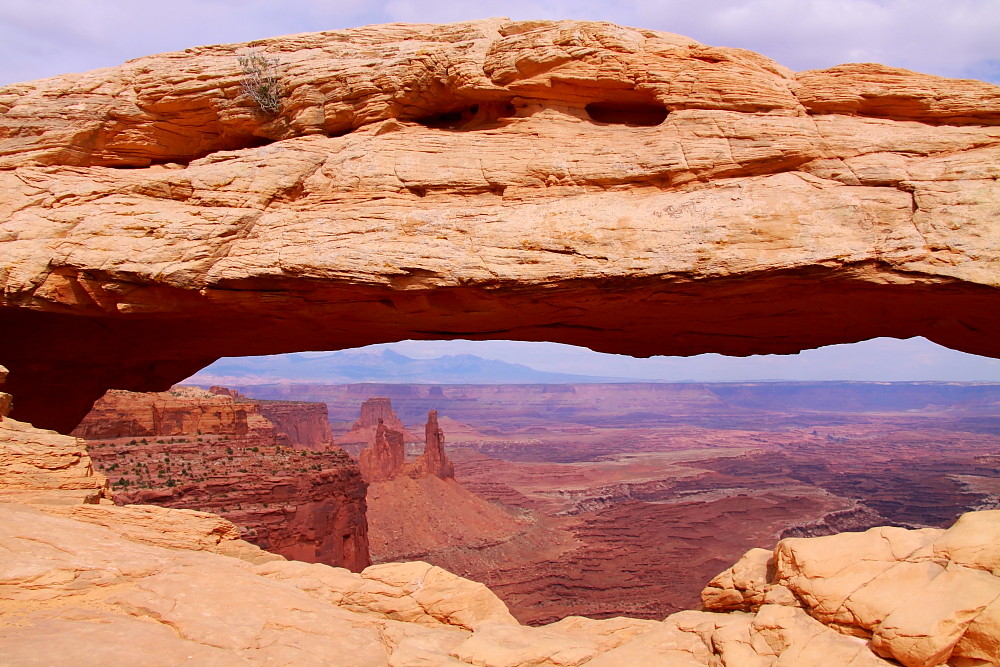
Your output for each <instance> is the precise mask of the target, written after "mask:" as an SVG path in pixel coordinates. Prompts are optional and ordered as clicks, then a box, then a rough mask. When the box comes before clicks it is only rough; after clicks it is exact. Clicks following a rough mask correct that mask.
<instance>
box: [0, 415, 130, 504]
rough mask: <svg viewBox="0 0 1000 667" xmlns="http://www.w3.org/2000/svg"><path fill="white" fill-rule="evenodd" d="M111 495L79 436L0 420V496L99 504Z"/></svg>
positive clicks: (16, 498)
mask: <svg viewBox="0 0 1000 667" xmlns="http://www.w3.org/2000/svg"><path fill="white" fill-rule="evenodd" d="M107 497H110V493H109V492H108V481H107V479H106V478H105V477H104V475H102V474H100V473H98V472H95V471H94V467H93V465H92V463H91V461H90V457H89V456H88V455H87V449H86V447H85V446H84V443H83V441H82V440H80V439H79V438H73V437H70V436H66V435H60V434H58V433H56V432H55V431H46V430H43V429H36V428H34V427H32V426H31V425H30V424H25V423H24V422H19V421H17V420H14V419H9V418H8V419H3V420H0V500H20V501H23V502H35V503H56V504H79V503H97V502H100V501H101V499H103V498H107Z"/></svg>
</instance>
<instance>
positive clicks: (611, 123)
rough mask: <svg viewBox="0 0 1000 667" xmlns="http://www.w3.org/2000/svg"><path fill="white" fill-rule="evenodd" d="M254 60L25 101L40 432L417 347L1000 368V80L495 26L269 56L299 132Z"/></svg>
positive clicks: (303, 46)
mask: <svg viewBox="0 0 1000 667" xmlns="http://www.w3.org/2000/svg"><path fill="white" fill-rule="evenodd" d="M244 48H245V47H243V46H241V45H222V46H208V47H200V48H196V49H189V50H187V51H185V52H181V53H170V54H162V55H157V56H150V57H146V58H140V59H136V60H133V61H130V62H129V63H126V64H124V65H122V66H120V67H117V68H108V69H103V70H96V71H93V72H87V73H83V74H72V75H66V76H62V77H54V78H51V79H46V80H44V81H38V82H32V83H22V84H14V85H11V86H7V87H4V88H2V89H0V192H2V193H3V194H2V196H0V220H2V222H0V244H2V249H3V250H2V252H3V254H4V256H5V257H7V258H8V261H7V262H5V266H4V267H3V269H2V271H0V284H2V285H3V295H2V298H0V337H2V339H3V340H4V350H3V352H2V358H0V362H2V363H5V364H6V365H7V366H8V367H10V368H11V369H12V370H15V371H17V374H16V375H15V376H14V382H15V384H16V386H17V389H16V391H13V393H14V394H15V395H17V396H18V401H17V403H16V404H15V417H18V418H21V419H29V420H35V421H37V423H39V424H41V425H44V426H52V427H57V428H59V429H62V430H64V431H68V430H70V429H71V428H72V427H73V426H74V425H75V424H76V422H77V421H78V420H79V419H80V418H81V417H82V416H83V415H84V414H85V413H86V411H87V410H88V408H89V405H90V403H91V402H92V401H93V400H95V399H96V398H97V397H99V396H100V395H101V394H103V392H104V391H105V389H107V388H108V387H118V388H128V389H142V390H151V389H160V390H162V389H165V388H166V387H168V386H169V385H170V384H172V383H173V382H177V381H179V380H181V379H182V378H184V377H186V376H187V375H189V374H190V373H191V372H193V371H194V370H196V369H197V368H199V367H201V366H203V365H205V364H207V363H208V362H210V361H211V360H213V359H215V358H217V357H219V356H223V355H243V354H264V353H272V352H282V351H292V350H302V349H340V348H344V347H351V346H356V345H361V344H365V343H372V342H378V341H388V340H399V339H403V338H451V337H458V336H461V337H467V338H508V339H522V340H552V341H559V342H565V343H573V344H580V345H587V346H590V347H593V348H595V349H600V350H603V351H607V352H619V353H629V354H634V355H640V356H641V355H650V354H684V355H688V354H696V353H701V352H722V353H728V354H735V355H746V354H754V353H766V352H774V353H789V352H794V351H797V350H800V349H803V348H807V347H815V346H819V345H824V344H830V343H842V342H851V341H856V340H861V339H865V338H870V337H874V336H896V337H909V336H914V335H923V336H926V337H927V338H929V339H931V340H934V341H936V342H939V343H942V344H944V345H948V346H951V347H955V348H958V349H962V350H965V351H969V352H975V353H979V354H985V355H998V354H1000V347H998V343H997V338H996V336H995V335H993V332H995V331H996V329H997V327H998V325H1000V321H998V317H1000V316H998V315H997V313H1000V308H997V289H996V288H997V284H998V280H997V270H996V266H997V263H998V261H1000V255H998V252H1000V251H998V248H1000V243H998V242H997V240H998V239H997V232H996V228H995V224H994V220H995V214H994V212H995V209H996V207H997V203H998V197H1000V195H998V188H997V185H996V183H997V176H998V172H997V167H996V165H997V164H998V160H997V155H998V151H1000V127H998V123H1000V120H998V117H1000V114H998V112H997V108H998V105H1000V89H998V88H997V87H996V86H992V85H989V84H986V83H981V82H977V81H957V80H948V79H942V78H938V77H931V76H927V75H922V74H917V73H913V72H908V71H905V70H899V69H892V68H887V67H883V66H879V65H849V66H841V67H835V68H832V69H829V70H823V71H812V72H803V73H799V74H796V73H794V72H791V71H789V70H788V69H786V68H784V67H781V66H780V65H778V64H776V63H774V62H772V61H770V60H768V59H766V58H764V57H762V56H759V55H756V54H753V53H749V52H746V51H741V50H737V49H727V48H716V47H710V46H704V45H701V44H698V43H697V42H694V41H693V40H691V39H688V38H685V37H681V36H678V35H672V34H668V33H659V32H654V31H650V30H642V29H633V28H623V27H619V26H615V25H611V24H606V23H593V22H573V21H560V22H545V21H529V22H517V21H509V20H506V19H489V20H485V21H478V22H471V23H460V24H453V25H447V26H432V25H399V24H396V25H390V26H372V27H365V28H357V29H352V30H345V31H333V32H325V33H315V34H308V35H294V36H289V37H283V38H275V39H270V40H264V41H262V42H259V43H258V46H257V48H259V49H261V52H262V53H264V54H266V55H267V57H269V58H275V59H277V61H278V63H279V64H278V65H277V66H276V68H277V75H278V77H279V79H280V81H281V104H280V108H279V109H278V110H277V111H276V113H273V114H272V113H266V112H264V111H262V110H261V109H260V108H259V107H258V106H257V105H256V104H255V103H254V102H253V100H252V99H250V98H249V97H247V96H246V95H244V94H243V93H242V92H241V76H242V74H241V69H240V65H239V61H238V54H239V53H241V52H242V49H244ZM111 167H130V168H128V169H120V168H111ZM67 331H72V332H73V338H74V345H72V346H70V345H66V344H65V337H66V332H67ZM191 332H197V335H192V333H191ZM79 349H85V350H87V352H88V354H87V358H86V359H83V358H81V357H80V355H78V354H77V353H76V350H79ZM67 378H72V380H69V379H67ZM53 405H58V406H59V408H54V407H52V406H53Z"/></svg>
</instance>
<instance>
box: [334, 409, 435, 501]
mask: <svg viewBox="0 0 1000 667" xmlns="http://www.w3.org/2000/svg"><path fill="white" fill-rule="evenodd" d="M372 419H375V420H377V422H376V424H375V429H374V435H373V440H372V441H371V443H370V445H369V446H368V447H366V448H365V449H363V450H361V453H360V454H359V456H358V464H359V467H360V468H361V474H362V476H363V477H364V478H365V481H368V482H386V481H389V480H393V479H396V478H397V477H404V476H405V477H412V478H418V477H437V478H439V479H446V480H447V479H454V478H455V466H454V464H452V462H451V461H450V460H449V459H448V454H447V453H446V452H445V449H444V431H442V430H441V426H440V425H439V424H438V420H437V410H430V411H429V412H428V413H427V423H426V424H425V425H424V434H425V436H424V437H425V440H424V451H423V454H421V455H420V456H418V457H417V458H416V460H414V461H407V460H406V447H405V435H404V433H405V432H406V431H405V427H404V426H403V425H402V422H400V421H399V418H398V417H397V416H396V413H395V412H394V411H393V409H392V402H391V401H390V400H389V399H388V398H373V399H369V400H367V401H365V402H364V403H363V404H362V405H361V418H360V419H358V421H357V422H355V423H354V426H353V427H352V428H351V434H355V437H357V435H359V434H365V431H367V430H368V429H369V428H370V427H369V426H368V423H369V421H371V420H372ZM387 421H388V423H386V422H387ZM391 425H396V426H397V427H398V428H393V427H392V426H391ZM349 435H350V434H349Z"/></svg>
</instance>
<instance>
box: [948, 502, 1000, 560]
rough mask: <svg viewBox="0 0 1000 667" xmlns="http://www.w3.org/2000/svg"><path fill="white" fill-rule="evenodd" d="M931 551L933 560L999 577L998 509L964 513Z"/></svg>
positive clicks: (999, 515)
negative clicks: (939, 559)
mask: <svg viewBox="0 0 1000 667" xmlns="http://www.w3.org/2000/svg"><path fill="white" fill-rule="evenodd" d="M931 549H932V551H933V554H934V557H936V558H944V559H947V560H948V561H950V562H952V563H956V564H958V565H964V566H966V567H971V568H975V569H977V570H985V571H987V572H989V573H991V574H993V575H994V576H1000V510H992V511H983V512H967V513H965V514H963V515H962V516H960V517H959V518H958V521H956V522H955V523H954V524H953V525H952V526H951V528H949V529H948V530H946V531H945V532H944V534H943V535H941V536H940V537H939V538H938V539H936V540H934V542H933V543H932V544H931Z"/></svg>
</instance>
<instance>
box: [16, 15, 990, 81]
mask: <svg viewBox="0 0 1000 667" xmlns="http://www.w3.org/2000/svg"><path fill="white" fill-rule="evenodd" d="M497 15H502V16H508V17H510V18H513V19H535V18H544V19H557V18H571V19H588V20H605V21H612V22H614V23H620V24H623V25H631V26H639V27H644V28H653V29H656V30H665V31H668V32H677V33H681V34H685V35H688V36H689V37H693V38H695V39H697V40H699V41H702V42H704V43H706V44H713V45H717V46H736V47H741V48H746V49H751V50H754V51H758V52H760V53H763V54H765V55H767V56H770V57H771V58H774V59H775V60H777V61H778V62H780V63H781V64H783V65H786V66H788V67H791V68H792V69H796V70H803V69H811V68H819V67H830V66H833V65H837V64H840V63H844V62H872V61H874V62H881V63H885V64H887V65H894V66H897V67H907V68H910V69H917V70H920V71H923V72H929V73H932V74H939V75H941V76H954V77H972V78H979V79H983V80H987V81H993V82H995V83H1000V1H998V0H710V1H707V2H691V1H690V0H614V1H608V0H600V1H598V0H507V1H505V2H502V3H497V2H485V1H483V0H374V1H367V2H366V1H364V0H337V1H336V2H333V1H331V0H282V1H280V2H275V0H171V2H170V3H155V2H143V1H141V0H0V35H2V36H3V39H0V85H2V84H5V83H11V82H14V81H25V80H30V79H37V78H41V77H46V76H52V75H55V74H60V73H63V72H73V71H83V70H87V69H93V68H95V67H106V66H111V65H117V64H119V63H121V62H123V61H125V60H127V59H129V58H136V57H139V56H143V55H147V54H150V53H156V52H160V51H176V50H180V49H184V48H187V47H190V46H198V45H200V44H213V43H228V42H240V41H247V40H252V39H260V38H262V37H270V36H273V35H279V34H287V33H293V32H309V31H315V30H332V29H340V28H347V27H351V26H359V25H365V24H369V23H386V22H392V21H410V22H450V21H464V20H468V19H476V18H485V17H489V16H497Z"/></svg>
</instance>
